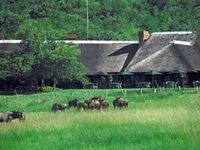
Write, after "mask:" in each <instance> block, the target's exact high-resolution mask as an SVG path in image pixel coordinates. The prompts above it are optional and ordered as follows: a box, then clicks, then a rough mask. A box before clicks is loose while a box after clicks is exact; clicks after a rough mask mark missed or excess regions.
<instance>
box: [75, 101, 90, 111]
mask: <svg viewBox="0 0 200 150" xmlns="http://www.w3.org/2000/svg"><path fill="white" fill-rule="evenodd" d="M77 109H78V110H85V109H88V104H87V103H86V102H79V103H78V104H77Z"/></svg>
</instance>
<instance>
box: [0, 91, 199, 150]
mask: <svg viewBox="0 0 200 150" xmlns="http://www.w3.org/2000/svg"><path fill="white" fill-rule="evenodd" d="M70 92H72V91H68V90H63V91H57V93H66V94H65V97H68V98H72V97H71V93H70ZM75 92H77V93H80V97H79V94H77V95H76V96H78V98H81V99H82V100H83V99H85V98H88V97H84V93H85V91H84V90H77V91H75ZM91 92H94V93H95V92H96V93H95V94H97V95H102V96H103V94H104V93H105V90H99V91H98V90H94V91H91ZM110 92H113V93H112V94H110V96H109V95H108V97H107V99H108V101H109V103H110V105H111V103H112V100H113V99H114V97H115V96H118V95H120V94H119V93H115V92H119V90H113V91H110ZM81 93H83V94H82V95H81ZM43 94H44V95H43ZM51 94H52V93H41V95H40V98H41V99H37V94H36V95H26V96H25V99H23V100H19V99H18V100H17V99H15V97H16V96H11V97H9V96H8V97H6V98H7V99H5V97H4V101H3V102H5V103H4V104H3V105H2V106H0V110H1V111H4V110H9V109H14V106H15V105H17V102H20V103H21V104H20V105H21V107H23V108H24V109H25V113H26V118H27V119H26V121H24V122H19V121H18V120H15V121H13V122H11V123H1V124H0V139H1V140H0V149H1V150H4V149H5V150H6V149H8V150H10V149H11V150H12V149H20V150H21V149H22V150H23V149H25V150H27V149H30V150H31V149H42V150H43V149H44V150H45V149H48V150H49V149H63V150H65V149H75V150H76V149H81V150H82V149H83V150H84V149H85V150H88V149H120V150H121V149H131V150H132V149H136V150H137V149H138V150H141V149H144V150H149V149H159V150H160V149H162V150H169V149H170V150H171V149H172V150H179V149H180V150H183V149H185V150H189V149H190V150H198V149H199V147H200V126H199V125H200V94H195V93H193V91H192V90H190V89H188V91H187V92H185V93H184V94H183V93H182V92H179V91H172V90H170V91H161V92H158V93H156V94H155V93H153V92H151V91H150V90H149V91H146V93H145V92H144V93H143V95H140V93H138V91H130V92H127V94H126V95H123V96H125V97H126V98H127V99H128V100H129V108H128V109H113V108H112V106H110V108H109V109H108V110H104V111H82V112H79V111H76V110H75V109H70V110H67V111H66V112H58V113H51V112H49V110H50V108H51V104H52V103H53V102H55V101H61V102H64V101H66V100H67V98H66V99H64V98H63V99H56V98H55V99H54V97H51ZM35 96H36V98H35ZM43 97H46V98H47V99H48V100H43ZM63 97H64V96H63ZM1 102H2V101H1Z"/></svg>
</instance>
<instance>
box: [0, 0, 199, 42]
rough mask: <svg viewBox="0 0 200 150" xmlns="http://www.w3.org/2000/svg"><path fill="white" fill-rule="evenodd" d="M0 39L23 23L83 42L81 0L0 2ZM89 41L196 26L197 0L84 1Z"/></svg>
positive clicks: (17, 36)
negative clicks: (47, 24)
mask: <svg viewBox="0 0 200 150" xmlns="http://www.w3.org/2000/svg"><path fill="white" fill-rule="evenodd" d="M0 1H1V5H0V34H1V35H0V38H4V39H21V38H22V35H20V34H16V33H17V32H18V31H19V29H20V28H21V26H22V25H23V24H24V22H25V21H27V20H38V21H44V20H45V19H46V20H48V21H51V22H53V23H54V29H55V30H63V31H64V32H65V34H63V36H62V39H66V38H67V37H68V35H69V34H71V33H73V34H76V35H77V37H78V39H82V40H83V39H87V21H86V19H87V13H86V7H87V6H86V1H85V0H54V1H52V0H20V1H19V0H6V1H5V0H0ZM88 2H89V5H88V8H89V9H88V12H89V39H99V40H106V39H112V40H133V39H136V38H137V32H138V30H144V29H145V30H149V31H150V32H155V31H180V30H181V31H184V30H190V31H192V30H194V26H197V25H199V21H198V20H199V17H200V16H199V14H200V13H199V12H200V3H199V0H190V1H188V0H140V1H138V0H101V1H99V0H88Z"/></svg>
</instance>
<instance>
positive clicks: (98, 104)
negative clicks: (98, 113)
mask: <svg viewBox="0 0 200 150" xmlns="http://www.w3.org/2000/svg"><path fill="white" fill-rule="evenodd" d="M84 102H85V103H87V104H88V108H89V109H92V110H94V109H98V110H101V109H104V108H108V106H109V104H108V102H107V101H106V100H105V99H103V98H101V97H98V96H95V97H92V98H91V99H90V100H85V101H84Z"/></svg>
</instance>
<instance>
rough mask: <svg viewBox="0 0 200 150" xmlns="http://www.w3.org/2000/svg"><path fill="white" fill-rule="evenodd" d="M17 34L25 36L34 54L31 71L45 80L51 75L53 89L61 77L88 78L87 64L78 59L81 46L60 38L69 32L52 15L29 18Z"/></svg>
mask: <svg viewBox="0 0 200 150" xmlns="http://www.w3.org/2000/svg"><path fill="white" fill-rule="evenodd" d="M18 34H20V35H21V36H23V37H24V40H25V41H26V42H27V44H28V47H29V51H30V53H31V54H32V56H34V64H33V65H32V70H31V74H32V75H34V77H35V79H36V80H39V79H40V80H41V82H42V83H43V82H44V79H48V78H51V79H52V80H53V86H54V89H55V87H56V84H57V83H58V80H59V79H68V80H74V79H75V80H79V81H81V82H86V79H85V78H84V75H85V68H84V66H83V65H82V64H81V63H80V62H78V60H77V58H78V56H79V55H80V50H79V49H78V47H77V46H75V45H69V44H66V43H64V42H63V41H62V40H59V39H62V38H63V36H65V35H66V32H65V31H63V30H62V29H60V30H59V28H57V26H56V24H54V22H52V21H51V19H46V18H45V19H41V20H40V21H37V20H31V21H30V20H28V21H26V22H24V24H23V26H21V29H20V32H19V33H18ZM42 83H41V86H42V85H43V84H42Z"/></svg>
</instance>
